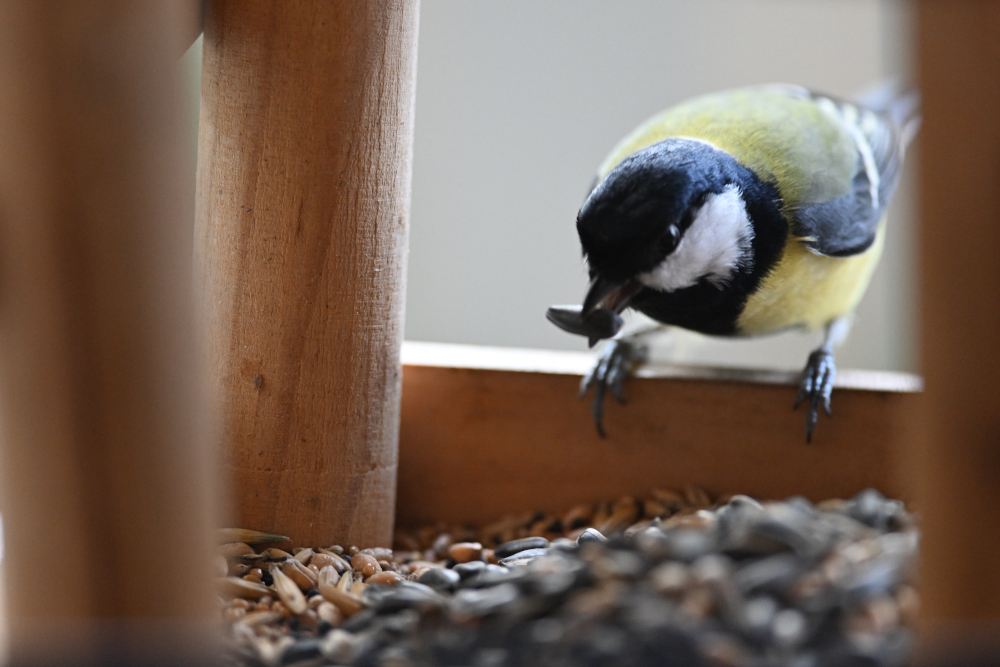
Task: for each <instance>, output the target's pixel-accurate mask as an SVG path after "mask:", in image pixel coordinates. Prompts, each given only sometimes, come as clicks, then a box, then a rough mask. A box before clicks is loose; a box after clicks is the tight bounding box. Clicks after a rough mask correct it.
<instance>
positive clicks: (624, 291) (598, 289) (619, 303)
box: [582, 276, 642, 317]
mask: <svg viewBox="0 0 1000 667" xmlns="http://www.w3.org/2000/svg"><path fill="white" fill-rule="evenodd" d="M641 289H642V283H640V282H639V281H638V280H634V279H633V280H626V281H624V282H621V281H614V280H608V279H607V278H604V277H601V276H597V277H596V278H594V280H593V281H591V283H590V289H589V290H587V296H586V298H584V300H583V313H582V314H583V317H589V316H590V315H591V314H592V313H593V312H594V311H595V310H597V309H598V308H602V309H604V310H610V311H611V312H613V313H620V312H622V311H623V310H625V306H627V305H628V302H629V301H631V300H632V297H633V296H635V295H636V293H638V292H639V290H641Z"/></svg>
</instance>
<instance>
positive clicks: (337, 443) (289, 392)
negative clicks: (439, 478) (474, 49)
mask: <svg viewBox="0 0 1000 667" xmlns="http://www.w3.org/2000/svg"><path fill="white" fill-rule="evenodd" d="M416 31H417V2H416V0H392V1H388V2H380V1H377V0H337V1H327V0H295V1H287V2H285V1H278V0H239V1H236V0H217V1H215V2H211V3H209V7H208V11H207V15H206V22H205V40H204V61H203V62H204V73H203V77H202V109H201V129H200V137H199V167H198V189H199V195H198V212H197V225H196V232H195V236H196V253H197V264H198V266H199V271H200V277H199V281H200V284H202V285H203V287H204V294H205V300H204V305H205V307H204V317H205V327H206V330H207V332H208V337H209V358H210V366H211V369H212V371H213V374H214V376H215V377H216V379H217V385H216V390H217V392H218V396H220V397H221V415H222V422H223V431H224V434H223V439H224V441H225V445H224V450H225V453H226V454H225V461H226V470H227V472H228V473H229V474H230V476H231V479H232V488H233V495H232V497H233V505H232V508H231V510H232V511H231V514H230V516H231V521H232V522H233V523H235V524H238V525H240V526H241V527H246V528H253V529H257V530H264V531H269V532H279V533H281V534H284V535H289V536H290V537H292V538H293V539H294V540H295V541H297V542H299V543H306V544H330V543H333V542H340V543H357V544H362V543H363V544H368V545H378V544H384V545H388V543H389V542H390V540H391V531H392V523H393V507H394V503H395V480H396V461H397V459H396V454H397V438H398V425H399V390H400V363H399V345H400V342H401V328H402V312H403V310H402V309H403V295H404V288H405V274H406V245H407V230H408V227H407V225H408V212H409V196H410V171H411V167H410V165H411V152H412V148H411V147H412V128H413V95H414V80H415V66H416V34H417V33H416Z"/></svg>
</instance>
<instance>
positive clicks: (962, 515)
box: [916, 0, 1000, 659]
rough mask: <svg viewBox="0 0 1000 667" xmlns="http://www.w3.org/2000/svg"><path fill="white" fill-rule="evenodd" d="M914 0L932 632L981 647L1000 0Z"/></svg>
mask: <svg viewBox="0 0 1000 667" xmlns="http://www.w3.org/2000/svg"><path fill="white" fill-rule="evenodd" d="M916 9H917V15H918V19H917V35H918V44H917V47H918V48H917V58H918V73H919V74H918V76H919V85H920V88H921V90H922V92H923V107H924V124H923V127H922V129H921V145H922V147H921V155H922V160H921V165H920V171H921V174H920V197H921V200H920V205H921V215H922V220H923V222H922V232H921V233H922V246H923V250H922V257H921V280H922V285H921V289H922V310H923V340H922V346H923V366H924V373H925V380H926V408H927V409H926V415H927V429H926V442H924V443H922V446H921V451H920V452H918V470H919V473H920V474H919V481H920V487H919V498H918V502H919V510H920V513H921V516H922V518H923V529H924V537H923V541H922V550H923V551H922V557H921V558H922V562H921V573H922V575H921V597H922V601H923V607H924V618H925V620H926V635H925V637H926V639H927V641H928V643H929V644H940V645H944V644H942V642H943V643H945V644H951V645H954V644H956V643H957V644H959V645H962V644H971V643H973V642H972V641H970V638H971V639H972V640H973V641H976V642H979V641H980V640H985V639H989V640H991V641H992V642H993V643H994V644H997V643H1000V567H998V563H1000V528H998V526H1000V407H998V406H1000V382H998V378H1000V346H998V343H997V339H998V335H1000V334H998V332H1000V3H998V2H993V1H988V0H948V1H947V2H942V1H940V0H922V1H921V2H918V3H917V4H916ZM970 633H971V634H970ZM977 634H979V635H981V636H980V638H979V639H976V637H975V636H976V635H977ZM946 651H948V654H949V655H950V657H951V658H952V659H954V657H955V654H954V652H953V651H952V650H951V649H946Z"/></svg>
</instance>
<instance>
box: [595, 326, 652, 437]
mask: <svg viewBox="0 0 1000 667" xmlns="http://www.w3.org/2000/svg"><path fill="white" fill-rule="evenodd" d="M644 357H645V348H643V347H641V346H639V345H637V344H636V343H634V342H632V341H629V340H626V339H616V340H611V341H609V342H608V344H607V345H606V346H605V347H604V349H603V350H602V351H601V353H600V354H599V355H598V356H597V359H596V360H595V361H594V365H593V366H591V368H590V370H589V371H587V374H586V375H584V376H583V379H582V380H581V381H580V398H583V397H584V396H585V395H586V393H587V390H588V389H590V388H591V387H594V402H593V404H592V405H591V410H590V411H591V414H592V415H593V416H594V426H596V427H597V432H598V434H600V436H601V437H602V438H604V437H606V436H607V434H606V433H605V431H604V395H605V394H606V393H607V392H609V391H610V392H611V395H612V396H614V397H615V400H617V401H618V402H619V403H622V404H624V403H625V396H624V395H623V394H622V385H623V384H624V382H625V378H626V377H628V375H629V371H631V370H632V366H633V364H635V363H637V362H641V361H642V360H643V358H644Z"/></svg>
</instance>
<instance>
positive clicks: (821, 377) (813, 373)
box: [792, 347, 837, 442]
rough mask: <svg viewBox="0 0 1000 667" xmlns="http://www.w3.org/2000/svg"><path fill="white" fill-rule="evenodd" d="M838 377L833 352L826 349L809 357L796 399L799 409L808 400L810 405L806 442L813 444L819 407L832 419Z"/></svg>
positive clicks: (816, 351) (819, 350)
mask: <svg viewBox="0 0 1000 667" xmlns="http://www.w3.org/2000/svg"><path fill="white" fill-rule="evenodd" d="M836 377H837V367H836V365H835V364H834V362H833V352H831V351H830V350H829V349H826V348H823V347H821V348H819V349H817V350H814V351H813V353H812V354H810V355H809V361H807V362H806V368H805V370H804V371H803V372H802V382H801V383H800V384H799V393H798V396H796V397H795V406H794V407H793V408H792V409H793V410H794V409H798V407H799V406H800V405H801V404H802V403H803V402H804V401H806V400H807V399H808V402H809V405H808V408H807V410H806V442H812V434H813V430H814V429H815V428H816V423H817V422H818V421H819V407H820V405H822V406H823V412H825V413H826V414H827V416H829V417H832V416H833V412H831V411H830V395H831V394H832V393H833V381H834V380H835V379H836Z"/></svg>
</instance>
